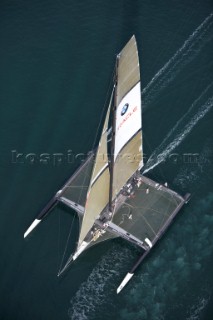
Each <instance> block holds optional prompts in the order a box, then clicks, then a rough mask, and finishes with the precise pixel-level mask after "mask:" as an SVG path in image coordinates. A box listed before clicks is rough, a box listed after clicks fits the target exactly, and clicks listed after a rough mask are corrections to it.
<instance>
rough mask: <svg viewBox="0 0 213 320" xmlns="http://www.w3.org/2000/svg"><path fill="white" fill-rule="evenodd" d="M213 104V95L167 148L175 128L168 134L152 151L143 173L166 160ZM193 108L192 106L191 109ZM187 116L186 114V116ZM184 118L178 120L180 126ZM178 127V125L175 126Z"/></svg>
mask: <svg viewBox="0 0 213 320" xmlns="http://www.w3.org/2000/svg"><path fill="white" fill-rule="evenodd" d="M197 101H198V99H197V100H196V101H195V102H194V103H193V104H192V107H193V108H194V106H195V105H196V103H197ZM212 106H213V97H211V98H209V99H208V100H207V102H206V103H205V104H204V105H203V106H202V107H200V108H199V110H198V112H197V113H196V114H195V115H194V116H193V117H192V119H191V120H190V121H189V122H188V123H187V124H186V125H185V126H184V128H183V130H182V131H181V132H180V133H178V134H177V135H176V137H175V138H174V139H173V141H172V142H170V143H169V144H168V145H167V146H166V148H165V149H164V146H165V144H166V141H167V140H168V137H170V136H171V134H172V133H173V132H174V128H173V129H172V130H171V132H170V133H169V134H168V136H167V137H166V138H165V139H164V141H163V142H162V143H161V144H160V146H159V147H158V148H157V149H156V150H155V151H154V152H153V153H152V155H151V156H150V158H149V160H148V161H147V163H146V165H145V167H144V171H143V173H147V172H148V171H150V170H151V169H153V168H155V167H156V166H157V165H159V164H160V163H161V162H163V161H164V160H166V158H167V157H168V155H169V154H170V153H171V152H172V151H173V150H174V149H175V148H176V147H177V146H179V145H180V143H181V142H182V141H183V140H184V139H185V138H186V137H187V136H188V134H189V133H190V132H191V131H192V129H193V128H194V127H195V126H196V124H197V123H198V122H199V121H200V120H201V119H202V118H203V117H204V116H205V115H206V114H207V112H209V111H210V109H211V108H212ZM189 110H191V108H190V109H189ZM184 118H185V116H184ZM182 120H183V119H181V121H179V122H178V126H179V125H180V123H182ZM175 128H176V127H175Z"/></svg>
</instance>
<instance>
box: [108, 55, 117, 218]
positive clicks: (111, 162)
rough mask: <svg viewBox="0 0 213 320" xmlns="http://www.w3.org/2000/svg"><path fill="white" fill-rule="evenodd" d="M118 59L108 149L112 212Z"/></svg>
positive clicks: (110, 208)
mask: <svg viewBox="0 0 213 320" xmlns="http://www.w3.org/2000/svg"><path fill="white" fill-rule="evenodd" d="M118 61H119V55H117V56H116V62H115V84H114V99H113V108H112V143H111V150H110V153H111V154H110V186H109V211H110V212H113V207H112V190H113V171H114V150H115V126H116V108H117V82H118Z"/></svg>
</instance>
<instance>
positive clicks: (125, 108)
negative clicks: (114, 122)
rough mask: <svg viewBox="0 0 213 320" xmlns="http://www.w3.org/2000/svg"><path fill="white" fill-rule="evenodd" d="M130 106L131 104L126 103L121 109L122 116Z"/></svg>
mask: <svg viewBox="0 0 213 320" xmlns="http://www.w3.org/2000/svg"><path fill="white" fill-rule="evenodd" d="M128 108H129V104H128V103H126V104H125V105H124V106H123V108H122V110H121V116H123V115H124V114H125V113H126V112H127V110H128Z"/></svg>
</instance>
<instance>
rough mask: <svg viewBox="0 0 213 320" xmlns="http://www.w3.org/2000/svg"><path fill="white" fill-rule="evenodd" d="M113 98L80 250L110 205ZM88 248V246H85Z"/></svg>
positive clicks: (81, 231) (80, 238)
mask: <svg viewBox="0 0 213 320" xmlns="http://www.w3.org/2000/svg"><path fill="white" fill-rule="evenodd" d="M112 96H113V95H111V99H110V103H109V107H108V110H107V114H106V118H105V122H104V126H103V129H102V134H101V138H100V142H99V145H98V148H97V152H96V156H95V163H94V166H93V171H92V175H91V179H90V183H89V188H88V192H87V201H86V205H85V212H84V216H83V220H82V224H81V230H80V234H79V240H78V248H80V246H81V244H82V243H83V241H84V239H85V237H86V236H87V234H88V232H89V231H90V230H91V228H92V226H93V224H94V222H95V220H96V218H97V217H98V215H99V214H100V213H101V211H102V210H103V209H104V208H105V207H106V205H107V204H108V203H109V179H110V178H109V163H108V155H107V136H108V133H107V129H108V122H109V116H110V110H111V104H112ZM85 248H86V246H85Z"/></svg>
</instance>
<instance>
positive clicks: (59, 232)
mask: <svg viewBox="0 0 213 320" xmlns="http://www.w3.org/2000/svg"><path fill="white" fill-rule="evenodd" d="M60 242H61V213H60V212H59V214H58V270H59V268H60Z"/></svg>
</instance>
